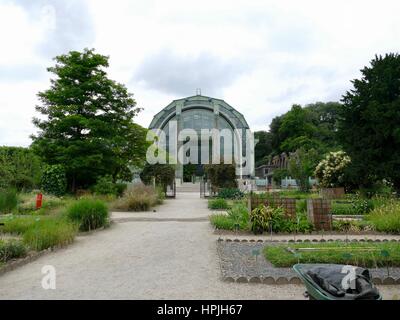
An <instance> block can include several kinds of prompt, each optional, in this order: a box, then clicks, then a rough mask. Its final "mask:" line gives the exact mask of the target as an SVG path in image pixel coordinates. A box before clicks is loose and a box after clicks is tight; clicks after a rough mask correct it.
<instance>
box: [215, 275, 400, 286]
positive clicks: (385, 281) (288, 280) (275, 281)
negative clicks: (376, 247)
mask: <svg viewBox="0 0 400 320" xmlns="http://www.w3.org/2000/svg"><path fill="white" fill-rule="evenodd" d="M222 280H223V281H225V282H236V283H262V284H269V285H285V284H302V281H301V279H300V278H299V277H298V276H292V277H261V276H260V277H251V278H249V277H246V276H240V277H237V278H233V277H229V276H228V277H227V276H222ZM372 282H373V283H374V284H377V285H400V278H397V279H395V278H393V277H390V276H389V277H386V276H385V277H373V278H372Z"/></svg>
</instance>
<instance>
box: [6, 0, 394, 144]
mask: <svg viewBox="0 0 400 320" xmlns="http://www.w3.org/2000/svg"><path fill="white" fill-rule="evenodd" d="M399 13H400V1H398V0H393V1H390V0H380V1H365V0H364V1H349V0H345V1H340V0H335V1H325V0H324V1H321V0H319V1H304V0H293V1H288V0H287V1H285V0H279V1H254V0H251V1H249V0H246V1H237V0H235V1H232V0H230V1H220V0H213V1H205V0H201V1H199V0H197V1H188V0H185V1H172V0H168V1H165V0H164V1H150V0H146V1H132V0H130V1H129V0H118V1H116V0H114V1H110V0H108V1H106V0H104V1H103V0H86V1H85V0H0V40H1V44H0V145H18V146H28V145H29V144H30V142H31V141H30V138H29V135H30V134H32V133H34V132H35V128H34V126H33V125H32V123H31V119H32V117H33V116H34V115H35V109H34V107H35V105H36V104H37V103H38V101H37V99H36V94H37V93H38V92H39V91H41V90H44V89H46V88H48V86H49V77H50V74H48V73H47V71H46V68H47V67H49V66H51V65H52V64H53V60H52V58H53V57H54V56H56V55H58V54H63V53H67V52H68V51H70V50H82V49H83V48H85V47H88V48H95V49H96V50H97V52H99V53H101V54H105V55H109V56H110V68H109V70H108V73H109V76H110V77H111V78H112V79H114V80H117V81H118V82H122V83H124V84H126V86H127V87H128V89H129V91H130V92H132V93H134V97H135V99H136V101H137V103H138V106H140V107H143V108H144V111H142V113H141V114H140V115H139V116H138V117H137V119H136V120H137V122H138V123H140V124H141V125H143V126H148V125H149V124H150V121H151V119H152V117H153V115H154V114H155V113H157V112H158V111H160V110H161V109H162V108H163V107H165V106H166V105H168V104H169V103H170V102H171V101H172V100H174V99H179V98H182V97H186V96H191V95H194V94H195V90H196V88H201V89H202V94H203V95H206V96H212V97H215V98H220V99H224V100H225V101H226V102H227V103H229V104H231V105H232V106H233V107H235V108H236V109H237V110H238V111H240V112H242V113H243V114H244V116H245V117H246V119H247V121H248V123H249V125H250V127H251V128H252V129H253V130H267V129H268V125H269V123H270V121H271V119H272V118H273V117H274V116H276V115H279V114H281V113H284V112H285V111H287V110H288V109H290V107H291V105H292V104H293V103H299V104H307V103H313V102H316V101H338V100H339V99H340V98H341V95H342V94H344V93H345V91H346V90H348V89H350V88H351V83H350V80H351V79H354V78H357V77H359V75H360V72H359V70H360V69H361V68H362V67H363V66H364V65H366V64H368V63H369V61H370V60H371V59H372V58H373V57H374V55H375V54H385V53H387V52H398V51H399V46H400V18H399Z"/></svg>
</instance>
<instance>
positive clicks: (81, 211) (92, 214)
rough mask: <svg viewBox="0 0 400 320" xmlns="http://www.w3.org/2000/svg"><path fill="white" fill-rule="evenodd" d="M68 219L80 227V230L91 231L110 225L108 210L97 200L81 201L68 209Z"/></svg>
mask: <svg viewBox="0 0 400 320" xmlns="http://www.w3.org/2000/svg"><path fill="white" fill-rule="evenodd" d="M66 214H67V217H68V219H70V220H71V221H72V222H74V223H77V224H78V225H79V230H81V231H90V230H94V229H97V228H101V227H104V226H105V225H107V224H108V208H107V206H106V205H105V204H104V202H102V201H100V200H95V199H81V200H78V201H76V202H74V203H72V204H71V205H70V206H69V207H67V209H66Z"/></svg>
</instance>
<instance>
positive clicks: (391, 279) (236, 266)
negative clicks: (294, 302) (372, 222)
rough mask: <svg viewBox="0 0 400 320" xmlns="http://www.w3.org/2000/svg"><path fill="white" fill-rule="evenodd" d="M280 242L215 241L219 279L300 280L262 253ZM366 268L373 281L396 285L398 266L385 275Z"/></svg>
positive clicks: (380, 270) (399, 273) (399, 274)
mask: <svg viewBox="0 0 400 320" xmlns="http://www.w3.org/2000/svg"><path fill="white" fill-rule="evenodd" d="M368 244H370V243H369V242H368ZM281 245H282V243H276V242H240V241H218V242H217V251H218V255H219V259H220V266H221V273H222V278H223V280H225V281H230V282H233V281H235V282H254V283H265V284H289V283H293V284H296V283H301V281H300V279H299V277H298V276H297V274H296V273H295V272H294V271H293V270H292V268H291V266H290V267H274V266H273V264H272V263H271V262H269V261H268V260H266V259H265V257H264V255H263V248H265V246H271V247H279V246H281ZM284 245H285V246H290V245H293V244H291V243H286V244H284ZM307 246H308V244H307ZM296 263H297V261H296ZM369 270H370V272H371V275H372V278H373V281H374V283H375V284H400V268H398V267H390V268H389V275H388V269H387V268H370V269H369Z"/></svg>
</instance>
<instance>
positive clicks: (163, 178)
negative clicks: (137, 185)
mask: <svg viewBox="0 0 400 320" xmlns="http://www.w3.org/2000/svg"><path fill="white" fill-rule="evenodd" d="M140 179H141V180H142V181H143V183H145V184H151V183H152V182H153V179H155V183H156V185H159V186H161V187H162V188H163V190H164V191H165V190H166V188H167V186H168V185H171V184H172V183H173V182H174V179H175V166H174V165H171V164H159V163H157V164H149V163H146V165H145V166H144V168H143V170H142V172H141V173H140Z"/></svg>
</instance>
